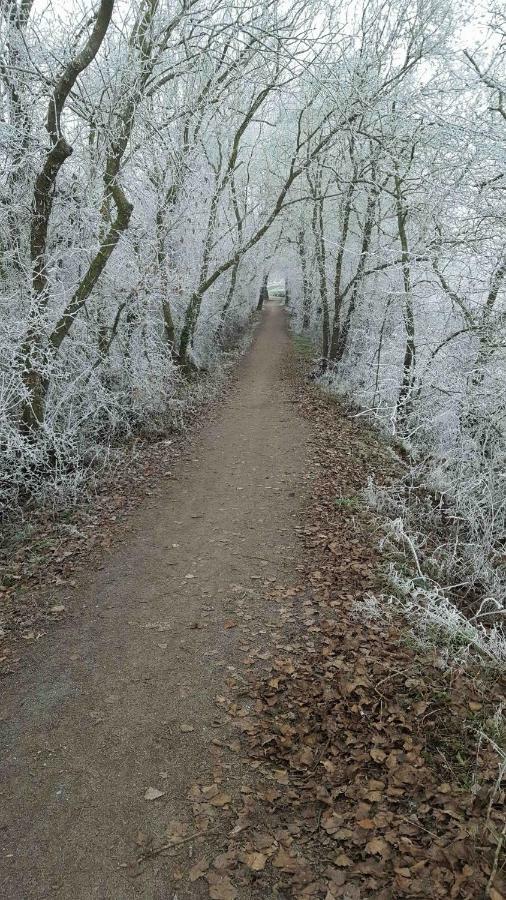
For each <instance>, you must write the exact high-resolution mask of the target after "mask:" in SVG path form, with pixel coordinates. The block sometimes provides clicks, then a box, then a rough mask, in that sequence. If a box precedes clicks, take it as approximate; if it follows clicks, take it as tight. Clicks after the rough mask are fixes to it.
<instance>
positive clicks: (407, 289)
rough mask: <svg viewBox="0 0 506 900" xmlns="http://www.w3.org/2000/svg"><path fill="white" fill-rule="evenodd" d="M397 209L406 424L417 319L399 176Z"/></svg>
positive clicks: (401, 408)
mask: <svg viewBox="0 0 506 900" xmlns="http://www.w3.org/2000/svg"><path fill="white" fill-rule="evenodd" d="M394 184H395V208H396V214H397V228H398V231H399V241H400V244H401V266H402V280H403V286H404V310H403V316H404V326H405V329H406V346H405V349H404V359H403V363H402V379H401V386H400V389H399V396H398V399H397V417H398V420H399V422H400V423H402V424H405V422H406V419H407V416H408V415H409V413H410V411H411V408H412V403H411V399H410V398H411V393H412V390H413V385H414V380H415V364H416V345H415V317H414V311H413V295H412V288H411V267H410V256H409V244H408V237H407V234H406V221H407V217H408V209H407V207H406V206H405V204H404V199H403V195H402V181H401V178H400V176H399V175H398V174H396V175H395V179H394Z"/></svg>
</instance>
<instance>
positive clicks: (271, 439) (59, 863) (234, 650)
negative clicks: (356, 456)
mask: <svg viewBox="0 0 506 900" xmlns="http://www.w3.org/2000/svg"><path fill="white" fill-rule="evenodd" d="M287 353H289V342H288V338H287V335H286V328H285V321H284V313H283V311H282V310H281V309H280V308H279V307H278V306H276V305H269V306H268V307H267V308H266V310H265V313H264V318H263V320H262V323H261V326H260V328H259V331H258V333H257V336H256V340H255V342H254V345H253V347H252V349H251V351H250V352H249V353H248V355H247V356H246V358H245V359H244V361H243V363H242V364H241V367H240V372H239V378H238V381H237V384H236V386H235V387H234V389H233V391H232V392H231V395H230V396H229V399H228V400H227V402H226V403H225V404H224V406H223V408H222V409H221V411H220V412H219V414H218V416H217V417H216V419H215V420H214V422H212V423H211V424H209V425H208V426H206V428H205V430H204V432H203V433H202V434H201V437H200V439H199V440H198V442H197V444H196V446H195V447H194V452H193V454H192V455H193V459H192V461H191V462H187V463H185V464H182V465H181V468H180V471H179V473H176V475H177V478H176V480H175V481H173V482H171V483H170V485H169V486H168V487H167V489H166V491H165V493H164V495H163V497H162V498H161V499H159V498H157V500H156V503H155V504H154V505H152V506H151V508H145V509H143V510H141V511H140V513H139V516H138V519H137V522H136V525H135V528H134V530H133V532H132V533H131V534H130V535H129V536H128V540H127V541H126V542H125V544H124V545H123V546H122V548H120V549H119V550H117V551H115V552H114V553H113V554H112V555H111V557H110V560H109V561H108V562H107V564H106V565H104V566H103V567H102V568H101V569H100V570H99V571H97V572H88V573H87V574H85V575H84V576H83V577H82V580H81V584H80V586H79V587H78V589H77V590H76V592H75V595H74V597H73V600H72V602H71V604H69V611H70V615H69V618H68V621H67V624H65V625H64V626H63V627H62V628H61V630H59V631H58V632H57V633H55V634H53V635H52V636H50V637H49V638H46V639H45V640H43V641H40V642H39V643H38V644H37V645H36V646H35V647H34V648H33V649H32V651H31V656H30V659H29V662H28V665H27V666H26V668H25V669H24V670H23V671H22V672H21V673H20V674H19V675H18V676H16V678H12V679H11V680H9V681H8V682H7V683H6V684H5V693H4V696H3V702H2V713H1V719H0V725H1V733H2V738H1V766H0V782H1V791H0V854H1V855H0V870H1V875H0V894H1V896H3V897H6V898H9V900H29V898H69V900H79V898H82V900H90V898H104V900H105V898H115V900H123V898H130V897H145V898H149V900H155V898H160V900H161V898H168V897H171V898H172V897H173V896H174V892H173V890H171V889H170V886H169V885H168V884H167V883H166V875H164V869H163V865H162V862H161V861H160V864H159V865H158V866H156V865H153V866H151V867H149V868H147V869H146V871H145V872H144V873H143V874H141V875H140V876H139V877H138V878H131V877H129V875H128V873H127V871H126V870H125V868H124V864H125V862H128V860H129V859H130V858H131V856H132V848H133V846H134V842H135V839H136V835H137V833H138V831H139V830H140V831H143V832H145V833H163V830H164V828H165V827H166V825H167V822H168V821H169V820H170V819H172V818H174V817H177V815H178V814H179V813H180V811H181V809H182V807H183V805H184V803H185V797H186V794H187V791H188V789H189V787H190V786H191V784H192V783H193V782H194V780H195V779H196V777H197V776H198V775H199V773H200V772H201V770H203V769H204V768H205V767H206V766H207V765H208V747H209V745H210V743H211V742H212V739H213V738H214V737H215V736H216V735H217V733H218V734H219V733H220V725H221V724H222V717H221V718H220V711H219V709H218V708H217V706H216V704H215V695H216V693H217V692H219V690H220V685H221V684H222V683H223V679H224V677H225V676H226V673H227V670H228V669H230V667H233V666H234V664H235V661H236V658H237V655H238V653H239V645H240V641H241V627H240V622H239V625H236V620H235V619H234V616H236V614H237V611H238V609H239V610H241V609H242V618H241V621H243V622H244V621H245V620H246V621H249V631H250V635H251V633H252V632H253V634H254V633H255V631H256V633H257V636H258V643H259V644H261V643H262V641H263V639H264V638H263V636H264V635H265V634H266V631H268V628H269V617H270V616H272V615H273V614H274V611H273V612H271V610H270V609H269V608H268V607H266V605H265V603H263V602H262V601H261V600H259V599H257V594H258V588H259V586H262V585H264V584H265V583H266V582H267V581H268V579H281V580H283V578H284V577H285V576H286V578H287V579H288V578H289V577H290V576H291V574H293V571H294V569H295V557H296V553H297V545H296V539H295V518H296V516H297V512H298V509H299V508H300V505H301V502H302V501H303V496H304V488H303V486H302V485H303V472H304V454H305V439H306V427H307V426H306V425H305V424H304V422H303V421H302V420H301V419H300V417H299V416H298V414H297V412H296V409H295V407H294V406H293V404H291V403H290V402H289V397H288V395H287V386H286V383H285V382H284V380H283V376H282V367H283V360H284V359H285V357H286V354H287ZM72 613H73V617H72ZM249 616H251V619H248V617H249ZM190 729H193V730H190ZM149 787H154V788H157V789H159V790H160V791H164V792H165V795H164V796H163V797H162V798H161V799H159V800H154V801H147V800H145V799H144V794H145V791H146V789H147V788H149ZM200 890H201V888H200V887H199V886H197V885H195V888H194V891H195V893H194V896H200Z"/></svg>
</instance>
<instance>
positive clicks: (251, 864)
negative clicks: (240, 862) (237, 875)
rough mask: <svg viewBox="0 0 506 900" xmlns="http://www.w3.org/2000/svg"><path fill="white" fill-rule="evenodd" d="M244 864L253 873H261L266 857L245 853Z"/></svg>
mask: <svg viewBox="0 0 506 900" xmlns="http://www.w3.org/2000/svg"><path fill="white" fill-rule="evenodd" d="M244 862H245V863H246V865H247V866H248V868H249V869H252V870H253V872H261V871H262V869H263V868H264V867H265V863H266V862H267V857H266V856H265V855H264V854H263V853H246V854H245V856H244Z"/></svg>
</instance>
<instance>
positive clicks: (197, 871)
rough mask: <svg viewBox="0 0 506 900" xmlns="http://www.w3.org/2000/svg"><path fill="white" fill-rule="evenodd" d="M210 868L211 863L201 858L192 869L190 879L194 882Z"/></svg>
mask: <svg viewBox="0 0 506 900" xmlns="http://www.w3.org/2000/svg"><path fill="white" fill-rule="evenodd" d="M208 868H209V863H208V861H207V859H199V860H198V861H197V862H196V863H195V864H194V865H193V866H192V867H191V869H190V872H189V875H188V877H189V879H190V881H191V882H192V883H193V882H194V881H197V880H198V879H199V878H202V877H203V875H205V873H206V872H207V870H208Z"/></svg>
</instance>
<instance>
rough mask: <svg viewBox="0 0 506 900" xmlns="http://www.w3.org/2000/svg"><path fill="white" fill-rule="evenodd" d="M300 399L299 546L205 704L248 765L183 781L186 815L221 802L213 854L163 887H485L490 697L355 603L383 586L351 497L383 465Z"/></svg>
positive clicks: (494, 789) (339, 414) (367, 440)
mask: <svg viewBox="0 0 506 900" xmlns="http://www.w3.org/2000/svg"><path fill="white" fill-rule="evenodd" d="M300 402H301V409H302V412H303V414H304V416H305V418H306V420H307V421H308V422H309V424H310V426H311V433H312V438H311V441H310V452H309V462H310V468H311V469H312V472H313V476H314V478H313V483H312V496H311V499H310V502H309V504H308V507H307V509H306V511H305V515H304V524H303V525H302V527H301V535H302V539H303V542H304V547H305V552H304V554H303V555H302V561H301V563H300V564H299V566H298V578H297V581H296V582H295V583H294V585H293V586H291V587H290V588H289V589H288V590H285V589H278V588H274V589H273V590H271V591H269V592H268V593H267V594H266V598H267V599H269V600H270V602H271V604H272V606H273V608H274V609H275V618H276V620H277V628H276V629H274V630H273V632H272V633H271V635H270V637H271V641H270V643H269V644H268V645H267V646H266V647H262V648H260V647H259V646H258V641H257V640H256V639H255V637H254V636H253V635H250V636H249V639H248V640H247V641H246V642H245V644H244V650H245V656H244V659H243V671H242V673H240V674H238V675H236V676H233V677H231V678H230V679H229V687H230V692H229V693H228V694H227V695H226V696H224V697H222V698H221V699H220V703H221V704H222V708H223V709H224V710H225V711H226V712H227V714H228V715H229V716H230V717H231V719H232V721H234V722H235V725H236V728H237V730H238V734H239V739H238V740H237V742H233V743H232V745H231V746H232V749H235V750H236V751H237V753H238V754H240V755H241V758H242V761H243V769H244V771H245V772H246V773H247V774H246V775H245V776H243V782H242V784H241V785H239V788H237V786H235V789H234V787H233V785H232V783H231V782H229V781H227V779H225V782H223V779H222V778H221V777H220V779H219V781H217V782H215V783H213V778H212V776H211V777H209V778H208V779H207V780H206V779H203V780H201V781H200V782H198V783H197V784H195V786H194V788H193V789H192V791H191V793H190V797H191V800H192V804H193V814H194V815H195V817H196V821H200V822H201V821H202V820H204V821H205V822H206V823H207V821H208V818H209V821H211V820H212V821H213V822H214V821H215V817H214V814H213V812H212V807H213V803H214V804H215V805H216V806H218V807H220V806H222V805H223V806H224V807H225V813H224V818H223V821H222V825H221V828H222V829H223V831H224V832H227V838H226V840H223V841H222V842H221V845H220V848H219V852H218V853H217V854H216V855H213V854H212V853H210V852H209V850H210V848H209V845H208V842H206V841H205V840H204V841H202V842H201V843H200V846H199V844H198V843H197V844H196V849H195V856H194V858H193V863H192V865H191V868H189V870H188V869H186V870H185V874H184V879H185V880H184V883H185V884H186V885H187V887H186V891H184V890H183V893H181V894H179V893H178V896H184V897H191V896H196V894H194V893H192V888H191V883H193V884H196V883H199V882H203V883H204V884H206V885H207V887H208V890H209V896H210V897H211V898H215V900H232V898H236V897H251V898H258V900H260V898H266V897H272V898H297V900H299V898H300V900H302V898H307V897H316V898H325V900H332V898H340V897H344V898H350V900H355V898H357V900H358V898H370V897H374V898H385V900H387V898H388V900H390V898H397V897H424V898H436V897H440V898H447V897H452V898H469V900H470V898H478V897H491V898H492V900H500V898H502V897H504V896H505V895H506V887H505V879H504V865H505V857H504V852H503V851H504V847H503V840H504V788H503V787H501V785H500V784H499V783H498V782H497V775H498V764H497V762H498V761H497V757H496V755H495V753H494V752H493V750H492V748H491V746H490V744H488V743H487V742H486V741H482V742H480V741H479V740H478V737H477V735H478V732H479V730H480V729H481V727H482V725H483V723H484V722H486V721H487V720H488V721H490V719H491V718H492V717H493V714H494V712H495V710H496V709H497V706H498V704H499V703H500V702H501V699H503V698H504V693H503V692H502V691H501V687H500V685H498V684H496V683H495V682H494V680H493V679H491V680H487V679H485V680H484V679H483V677H482V676H481V675H479V674H478V673H476V672H475V673H473V672H464V671H458V670H453V671H451V672H448V671H443V670H442V669H441V668H440V666H438V662H437V659H436V658H435V657H433V656H425V655H423V654H421V653H420V651H419V650H415V649H414V648H413V647H412V646H411V643H412V642H411V641H410V636H409V629H408V628H407V627H406V624H405V623H402V622H395V623H394V624H393V623H392V622H391V621H390V622H388V621H382V620H381V619H372V620H369V621H367V620H364V617H363V616H361V615H360V614H357V603H356V601H359V602H360V601H362V600H363V598H364V596H366V595H367V593H368V592H369V591H372V592H374V591H379V590H381V589H382V587H384V585H383V584H382V576H381V571H382V563H384V560H382V558H381V555H380V553H379V551H378V544H379V537H380V532H379V530H378V523H377V522H376V521H375V520H374V519H373V517H372V516H371V514H370V513H369V512H368V511H367V510H366V509H365V508H364V506H363V504H362V503H361V501H360V498H359V493H360V490H361V489H362V488H363V487H364V485H365V483H366V481H367V477H368V475H370V474H373V475H374V476H375V477H376V479H377V480H379V481H381V480H383V479H388V478H389V477H391V476H394V475H395V469H396V464H395V460H394V458H393V456H392V454H391V453H390V452H389V450H388V448H387V447H385V446H384V445H382V443H381V441H380V440H379V439H378V437H377V435H376V433H375V432H374V431H373V430H372V429H370V428H368V427H367V426H366V425H363V424H359V423H358V422H357V420H356V419H355V420H354V419H350V418H348V417H347V416H346V414H345V412H344V411H343V410H342V409H341V408H340V407H339V406H337V405H336V404H335V402H334V401H333V400H332V399H330V398H328V397H324V396H323V395H321V394H320V393H319V392H318V391H317V390H314V389H306V390H303V391H302V393H301V395H300ZM259 658H260V659H261V660H265V661H266V662H265V663H264V670H263V671H262V672H261V673H260V674H259V673H258V671H256V665H257V663H258V660H259ZM248 769H249V771H248ZM231 785H232V786H231ZM215 798H217V799H215ZM224 798H226V802H223V801H224ZM206 827H207V826H206ZM213 827H216V826H215V825H213ZM176 843H177V841H174V843H173V844H172V847H174V846H175V844H176ZM215 853H216V851H215ZM147 856H149V853H148V854H147ZM188 865H190V862H188ZM188 879H189V882H190V884H189V885H188Z"/></svg>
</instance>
